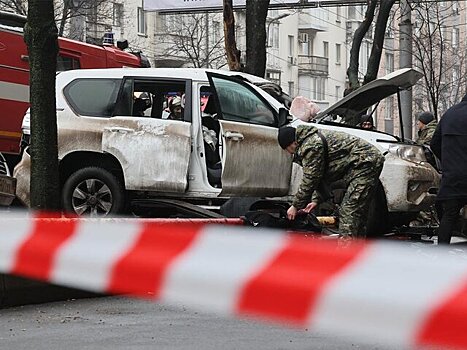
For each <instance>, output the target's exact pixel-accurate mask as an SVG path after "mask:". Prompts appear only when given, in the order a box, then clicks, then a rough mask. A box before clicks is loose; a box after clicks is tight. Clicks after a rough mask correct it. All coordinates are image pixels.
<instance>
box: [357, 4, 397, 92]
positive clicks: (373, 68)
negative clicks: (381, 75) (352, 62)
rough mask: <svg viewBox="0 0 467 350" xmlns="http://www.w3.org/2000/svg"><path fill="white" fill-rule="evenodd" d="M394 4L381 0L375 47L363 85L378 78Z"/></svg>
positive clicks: (374, 39)
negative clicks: (385, 37)
mask: <svg viewBox="0 0 467 350" xmlns="http://www.w3.org/2000/svg"><path fill="white" fill-rule="evenodd" d="M394 3H395V0H381V5H380V7H379V13H378V18H377V19H376V24H375V36H374V38H373V46H372V48H371V53H370V58H369V59H368V69H367V71H366V74H365V78H364V79H363V85H365V84H367V83H369V82H370V81H373V80H375V79H376V77H377V76H378V70H379V64H380V62H381V54H382V52H383V45H384V36H385V34H386V27H387V24H388V19H389V15H390V14H391V9H392V6H393V5H394Z"/></svg>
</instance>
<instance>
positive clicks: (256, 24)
mask: <svg viewBox="0 0 467 350" xmlns="http://www.w3.org/2000/svg"><path fill="white" fill-rule="evenodd" d="M269 1H270V0H246V65H245V72H246V73H250V74H253V75H256V76H259V77H262V78H264V75H265V73H266V18H267V15H268V8H269Z"/></svg>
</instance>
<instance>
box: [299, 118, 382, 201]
mask: <svg viewBox="0 0 467 350" xmlns="http://www.w3.org/2000/svg"><path fill="white" fill-rule="evenodd" d="M320 131H321V133H322V134H323V136H324V137H325V138H326V141H327V143H328V168H327V171H326V173H324V168H325V166H324V160H325V158H324V147H323V142H322V140H321V138H320V137H319V136H318V129H317V128H316V127H314V126H309V125H300V126H298V127H297V132H296V141H297V143H298V146H297V149H296V150H295V154H294V162H296V163H297V164H299V165H301V166H302V168H303V177H302V182H301V183H300V186H299V188H298V191H297V193H296V194H295V198H294V201H293V205H294V206H295V207H296V208H298V209H301V208H304V207H305V206H306V205H307V204H308V202H309V201H310V199H311V197H312V194H313V192H314V191H315V190H316V189H317V187H318V186H319V184H320V182H321V181H325V182H326V183H331V182H334V181H337V180H342V179H343V180H344V181H345V182H346V184H348V183H349V182H350V180H351V176H352V174H351V171H352V169H353V168H354V167H355V166H357V165H361V164H364V163H373V162H374V161H375V160H376V159H378V157H383V155H382V154H381V152H380V151H379V150H378V149H377V148H376V147H375V146H373V145H371V144H369V143H368V142H366V141H364V140H362V139H360V138H359V137H356V136H352V135H349V134H346V133H343V132H339V131H331V130H320ZM315 198H316V197H315V196H313V199H315Z"/></svg>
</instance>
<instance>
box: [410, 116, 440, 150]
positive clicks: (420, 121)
mask: <svg viewBox="0 0 467 350" xmlns="http://www.w3.org/2000/svg"><path fill="white" fill-rule="evenodd" d="M437 125H438V123H437V122H436V120H435V116H434V115H433V113H431V112H421V113H419V114H418V116H417V127H418V137H417V139H416V140H415V142H416V143H417V144H419V145H429V144H430V142H431V139H432V137H433V134H434V133H435V130H436V126H437Z"/></svg>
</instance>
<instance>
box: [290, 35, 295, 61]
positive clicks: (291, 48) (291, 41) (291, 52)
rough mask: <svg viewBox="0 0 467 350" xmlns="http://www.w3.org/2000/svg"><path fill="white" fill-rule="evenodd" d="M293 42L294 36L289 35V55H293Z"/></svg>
mask: <svg viewBox="0 0 467 350" xmlns="http://www.w3.org/2000/svg"><path fill="white" fill-rule="evenodd" d="M294 43H295V37H294V36H293V35H289V57H293V56H294V51H295V48H294Z"/></svg>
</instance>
